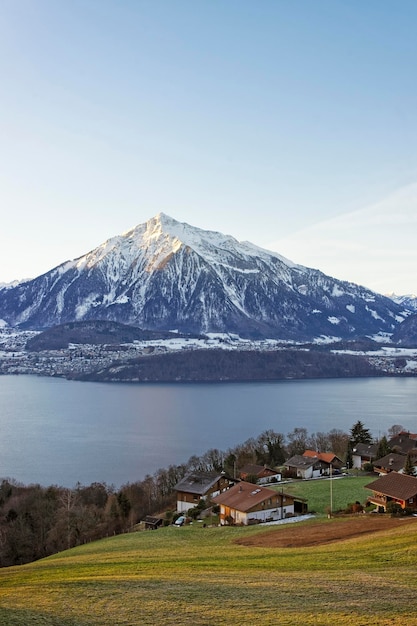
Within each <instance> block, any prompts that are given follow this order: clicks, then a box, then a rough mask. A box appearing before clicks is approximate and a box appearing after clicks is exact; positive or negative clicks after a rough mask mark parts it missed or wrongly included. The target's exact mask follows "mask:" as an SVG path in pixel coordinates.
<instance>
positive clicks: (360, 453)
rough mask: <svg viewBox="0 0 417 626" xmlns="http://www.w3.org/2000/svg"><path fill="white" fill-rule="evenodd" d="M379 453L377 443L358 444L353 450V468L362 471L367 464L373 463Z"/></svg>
mask: <svg viewBox="0 0 417 626" xmlns="http://www.w3.org/2000/svg"><path fill="white" fill-rule="evenodd" d="M377 453H378V444H377V443H357V444H356V445H355V447H354V448H353V450H352V467H353V468H354V469H362V468H363V466H364V465H365V463H373V462H374V461H375V459H376V456H377Z"/></svg>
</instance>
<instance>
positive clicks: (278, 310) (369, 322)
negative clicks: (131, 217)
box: [0, 213, 409, 341]
mask: <svg viewBox="0 0 417 626" xmlns="http://www.w3.org/2000/svg"><path fill="white" fill-rule="evenodd" d="M408 314H409V311H408V310H407V309H406V308H405V307H404V306H402V305H401V304H397V303H395V302H394V301H393V300H390V299H389V298H387V297H385V296H382V295H379V294H376V293H375V292H372V291H371V290H369V289H366V288H365V287H362V286H359V285H355V284H354V283H351V282H347V281H339V280H337V279H335V278H332V277H330V276H326V275H325V274H323V273H322V272H320V271H319V270H314V269H311V268H307V267H304V266H302V265H298V264H296V263H294V262H293V261H290V260H289V259H286V258H285V257H283V256H281V255H279V254H278V253H276V252H271V251H268V250H265V249H263V248H260V247H258V246H256V245H254V244H252V243H250V242H238V241H237V240H236V239H235V238H234V237H232V236H230V235H223V234H222V233H220V232H217V231H206V230H202V229H199V228H196V227H194V226H190V225H189V224H186V223H181V222H178V221H177V220H175V219H173V218H171V217H169V216H168V215H166V214H165V213H159V214H158V215H157V216H155V217H153V218H151V219H149V220H148V221H147V222H145V223H143V224H139V225H137V226H135V227H134V228H131V229H130V230H127V231H126V232H125V233H123V234H122V235H117V236H115V237H112V238H110V239H108V240H107V241H105V242H104V243H103V244H101V245H99V246H97V247H96V248H94V249H92V250H90V251H89V252H88V253H87V254H85V255H82V256H80V257H78V258H77V259H74V260H72V261H66V262H64V263H62V264H61V265H58V266H57V267H55V268H53V269H52V270H50V271H49V272H46V273H45V274H43V275H41V276H39V277H37V278H34V279H32V280H29V281H26V282H23V283H19V284H17V285H14V286H11V287H9V288H3V289H0V319H3V320H4V321H5V322H7V324H9V325H10V326H17V327H21V328H33V329H43V328H49V327H51V326H56V325H59V324H63V323H67V322H72V321H79V320H92V319H102V320H103V319H104V320H109V321H115V322H120V323H124V324H130V325H135V326H140V327H141V328H145V329H149V330H164V331H167V330H176V331H179V332H185V333H206V332H233V333H237V334H240V335H241V336H248V337H254V338H262V337H275V338H280V339H286V340H293V341H297V340H310V339H312V338H315V337H320V336H323V335H324V336H336V337H342V338H348V337H349V338H353V337H359V336H363V335H373V334H378V333H386V334H390V333H392V332H394V330H395V328H396V327H397V326H398V324H399V323H400V322H401V321H403V320H404V319H405V318H406V317H407V316H408Z"/></svg>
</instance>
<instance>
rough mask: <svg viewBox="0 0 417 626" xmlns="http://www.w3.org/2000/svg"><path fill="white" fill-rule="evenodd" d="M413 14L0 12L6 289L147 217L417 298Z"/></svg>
mask: <svg viewBox="0 0 417 626" xmlns="http://www.w3.org/2000/svg"><path fill="white" fill-rule="evenodd" d="M416 24H417V3H416V2H415V1H414V0H412V1H411V0H402V1H401V2H394V1H393V0H392V1H388V0H360V1H356V0H349V1H344V0H329V1H325V0H314V1H313V0H261V1H258V0H253V1H247V0H221V1H220V0H205V1H203V0H198V1H196V0H189V1H185V0H184V1H183V0H170V1H163V0H150V1H142V0H135V1H133V0H117V1H116V0H67V1H65V0H0V81H1V82H0V85H1V98H0V133H1V135H0V137H1V141H0V206H1V229H0V282H1V281H3V282H6V281H11V280H13V279H19V278H22V277H32V276H36V275H39V274H41V273H43V272H46V271H48V270H49V269H51V268H52V267H54V266H55V265H57V264H59V263H61V262H63V261H65V260H67V259H72V258H75V257H77V256H79V255H81V254H84V253H86V252H88V251H89V250H90V249H92V248H94V247H95V246H97V245H99V244H100V243H102V242H103V241H105V240H106V239H108V238H109V237H111V236H114V235H117V234H120V233H122V232H125V231H126V230H128V229H129V228H130V227H132V226H135V225H136V224H139V223H142V222H144V221H146V220H147V219H149V218H150V217H152V216H153V215H155V214H156V213H158V212H160V211H164V212H165V213H167V214H169V215H171V216H172V217H175V218H176V219H178V220H180V221H185V222H188V223H190V224H193V225H195V226H199V227H201V228H207V229H211V230H219V231H221V232H224V233H228V234H231V235H233V236H235V237H236V238H237V239H239V240H249V241H252V242H253V243H255V244H257V245H260V246H263V247H267V248H270V249H275V250H277V251H278V252H280V253H281V254H283V255H284V256H287V257H288V258H290V259H292V260H293V261H295V262H298V263H302V264H303V265H307V266H309V267H316V268H318V269H321V270H322V271H324V272H325V273H327V274H330V275H333V276H335V277H336V278H343V279H347V280H352V281H353V282H358V283H360V284H363V285H365V286H367V287H370V288H372V289H375V290H376V291H380V292H382V293H385V292H390V291H395V292H397V293H413V292H414V293H417V278H416V275H417V273H416V268H417V251H416V249H417V247H416V246H415V235H416V234H417V116H416V112H417V80H416V76H417V36H416V34H417V33H416V31H417V27H416Z"/></svg>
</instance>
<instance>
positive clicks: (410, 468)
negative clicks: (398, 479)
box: [403, 453, 415, 476]
mask: <svg viewBox="0 0 417 626" xmlns="http://www.w3.org/2000/svg"><path fill="white" fill-rule="evenodd" d="M403 473H404V474H406V475H407V476H415V467H414V463H413V460H412V458H411V454H410V453H408V454H407V456H406V459H405V463H404V470H403Z"/></svg>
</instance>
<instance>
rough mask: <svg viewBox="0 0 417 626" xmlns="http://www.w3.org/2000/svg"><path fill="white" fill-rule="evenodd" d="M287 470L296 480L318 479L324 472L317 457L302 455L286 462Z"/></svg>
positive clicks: (297, 455)
mask: <svg viewBox="0 0 417 626" xmlns="http://www.w3.org/2000/svg"><path fill="white" fill-rule="evenodd" d="M285 468H286V469H287V471H288V473H289V474H290V475H291V476H293V477H294V478H318V477H319V476H321V471H322V470H321V464H320V461H319V460H318V458H317V457H309V456H303V455H302V454H296V455H295V456H292V457H291V458H290V459H288V460H287V461H285Z"/></svg>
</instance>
